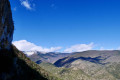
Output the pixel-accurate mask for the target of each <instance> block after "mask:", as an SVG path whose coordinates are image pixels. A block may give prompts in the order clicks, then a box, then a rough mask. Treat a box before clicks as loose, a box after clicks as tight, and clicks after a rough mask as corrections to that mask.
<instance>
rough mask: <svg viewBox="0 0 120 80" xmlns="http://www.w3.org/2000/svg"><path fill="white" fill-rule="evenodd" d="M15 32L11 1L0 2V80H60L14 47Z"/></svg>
mask: <svg viewBox="0 0 120 80" xmlns="http://www.w3.org/2000/svg"><path fill="white" fill-rule="evenodd" d="M13 32H14V24H13V20H12V13H11V7H10V3H9V0H0V80H59V79H58V78H57V77H54V76H53V75H52V74H51V73H49V72H47V71H45V70H44V69H42V68H41V67H39V66H38V65H37V64H36V63H34V62H32V61H31V60H30V59H29V58H27V57H26V56H25V55H24V54H23V53H22V52H21V51H19V50H18V49H17V48H16V47H15V46H13V45H12V39H13Z"/></svg>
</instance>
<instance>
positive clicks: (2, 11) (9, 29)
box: [0, 0, 14, 49]
mask: <svg viewBox="0 0 120 80" xmlns="http://www.w3.org/2000/svg"><path fill="white" fill-rule="evenodd" d="M13 32H14V24H13V20H12V13H11V8H10V3H9V1H8V0H0V49H10V46H11V42H12V39H13Z"/></svg>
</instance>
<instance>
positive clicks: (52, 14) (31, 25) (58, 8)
mask: <svg viewBox="0 0 120 80" xmlns="http://www.w3.org/2000/svg"><path fill="white" fill-rule="evenodd" d="M10 2H11V6H12V12H13V19H14V23H15V33H14V41H19V40H27V41H28V42H31V43H34V44H35V45H37V46H42V47H44V48H50V47H57V46H59V47H62V50H63V49H67V48H70V47H73V46H75V45H81V44H86V45H90V44H92V43H93V46H92V48H90V49H100V48H102V49H118V48H119V47H120V37H119V35H120V0H10Z"/></svg>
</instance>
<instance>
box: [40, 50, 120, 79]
mask: <svg viewBox="0 0 120 80" xmlns="http://www.w3.org/2000/svg"><path fill="white" fill-rule="evenodd" d="M40 66H41V67H42V68H44V69H45V70H47V71H49V72H52V73H54V75H57V76H58V77H62V79H63V80H119V79H120V69H119V67H120V51H118V50H113V51H95V50H92V51H84V52H77V53H74V54H73V55H71V56H68V57H65V58H62V59H59V60H58V61H56V62H55V63H54V65H53V64H50V63H41V64H40Z"/></svg>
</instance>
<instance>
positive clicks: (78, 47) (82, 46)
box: [64, 43, 94, 53]
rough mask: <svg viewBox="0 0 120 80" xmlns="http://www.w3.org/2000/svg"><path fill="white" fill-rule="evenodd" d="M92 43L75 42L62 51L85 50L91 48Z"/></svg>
mask: <svg viewBox="0 0 120 80" xmlns="http://www.w3.org/2000/svg"><path fill="white" fill-rule="evenodd" d="M93 46H94V44H93V43H90V44H77V45H73V46H71V47H70V48H67V49H65V50H64V52H69V53H71V52H82V51H86V50H91V49H92V48H93Z"/></svg>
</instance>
